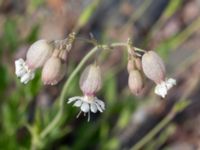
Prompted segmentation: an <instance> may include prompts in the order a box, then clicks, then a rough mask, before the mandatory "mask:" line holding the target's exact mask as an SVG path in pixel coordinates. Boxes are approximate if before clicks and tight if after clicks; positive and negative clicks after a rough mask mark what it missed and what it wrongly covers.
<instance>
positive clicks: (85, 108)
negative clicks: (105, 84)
mask: <svg viewBox="0 0 200 150" xmlns="http://www.w3.org/2000/svg"><path fill="white" fill-rule="evenodd" d="M79 84H80V88H81V90H82V92H83V96H75V97H72V98H69V101H68V103H72V102H75V103H74V104H73V106H76V107H80V109H81V111H80V113H79V114H78V115H77V117H78V116H79V115H80V114H81V112H83V113H84V114H86V113H88V121H89V120H90V111H91V112H93V113H96V112H97V111H100V112H103V111H104V110H105V104H104V102H103V101H101V100H99V99H98V98H97V97H96V96H95V95H96V92H98V91H99V90H100V88H101V84H102V79H101V70H100V67H99V66H98V65H97V64H93V65H89V66H87V67H86V68H85V70H84V71H83V73H82V75H81V78H80V82H79Z"/></svg>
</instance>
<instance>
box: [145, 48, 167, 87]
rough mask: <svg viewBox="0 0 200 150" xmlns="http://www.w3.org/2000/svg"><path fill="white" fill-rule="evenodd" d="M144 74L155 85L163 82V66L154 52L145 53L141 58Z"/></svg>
mask: <svg viewBox="0 0 200 150" xmlns="http://www.w3.org/2000/svg"><path fill="white" fill-rule="evenodd" d="M142 68H143V71H144V74H145V75H146V76H147V77H148V78H149V79H151V80H153V81H154V82H155V83H156V84H159V83H161V82H162V81H164V80H165V66H164V63H163V61H162V59H161V58H160V57H159V56H158V54H157V53H155V52H154V51H149V52H146V53H145V54H144V55H143V56H142Z"/></svg>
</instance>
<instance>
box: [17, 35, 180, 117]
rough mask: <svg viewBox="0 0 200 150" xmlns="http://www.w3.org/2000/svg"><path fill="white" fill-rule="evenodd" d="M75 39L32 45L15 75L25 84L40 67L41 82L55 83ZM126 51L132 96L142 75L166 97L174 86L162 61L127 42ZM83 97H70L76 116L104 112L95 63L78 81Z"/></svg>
mask: <svg viewBox="0 0 200 150" xmlns="http://www.w3.org/2000/svg"><path fill="white" fill-rule="evenodd" d="M74 40H75V33H71V34H69V37H68V38H67V39H65V40H56V41H51V42H50V41H47V40H39V41H36V42H35V43H33V44H32V45H31V46H30V48H29V49H28V52H27V54H26V60H23V59H22V58H20V59H18V60H16V61H15V68H16V70H15V73H16V75H17V77H19V78H20V81H21V82H22V83H24V84H26V83H28V82H29V81H30V80H32V79H33V78H34V75H35V70H36V69H38V68H41V67H42V81H43V83H44V84H48V85H49V84H50V85H55V84H57V83H58V82H59V81H60V80H62V78H63V77H64V75H65V73H66V71H65V70H66V69H65V67H66V62H67V58H68V57H67V56H68V53H69V51H70V50H71V48H72V45H73V42H74ZM127 50H128V63H127V70H128V74H129V77H128V86H129V89H130V91H131V92H132V93H133V94H134V95H140V94H141V92H142V90H143V87H144V75H145V76H146V77H147V78H149V79H150V80H152V81H154V82H155V83H156V87H155V90H154V92H155V93H156V94H157V95H159V96H161V97H163V98H165V97H166V95H167V93H168V90H170V89H171V88H172V87H173V86H174V85H176V80H174V79H172V78H169V79H168V78H166V69H165V66H164V63H163V61H162V59H161V58H160V57H159V56H158V54H157V53H156V52H154V51H145V50H141V49H139V48H134V47H132V44H131V43H130V40H129V41H128V43H127ZM79 85H80V89H81V91H82V93H83V96H75V97H71V98H69V100H68V103H69V104H70V103H73V106H75V107H80V112H79V114H78V115H77V117H79V115H80V114H81V113H82V112H83V113H84V115H86V114H88V121H89V120H90V113H91V112H92V113H97V112H103V111H104V110H105V104H104V102H103V101H102V100H100V99H98V98H97V97H96V93H97V92H98V91H99V90H100V89H101V86H102V77H101V69H100V66H99V65H98V64H97V63H94V64H91V65H89V66H87V67H86V68H85V70H84V71H83V73H82V74H81V77H80V81H79Z"/></svg>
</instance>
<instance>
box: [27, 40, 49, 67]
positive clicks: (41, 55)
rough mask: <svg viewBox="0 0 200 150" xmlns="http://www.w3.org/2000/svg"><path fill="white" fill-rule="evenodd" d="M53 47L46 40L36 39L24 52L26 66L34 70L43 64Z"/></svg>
mask: <svg viewBox="0 0 200 150" xmlns="http://www.w3.org/2000/svg"><path fill="white" fill-rule="evenodd" d="M52 51H53V48H52V47H51V45H50V44H49V42H48V41H47V40H38V41H36V42H35V43H33V44H32V45H31V47H30V48H29V49H28V52H27V54H26V64H27V66H28V67H29V68H30V69H32V70H34V69H36V68H39V67H41V66H43V65H44V63H45V62H46V61H47V59H48V58H49V57H51V55H52Z"/></svg>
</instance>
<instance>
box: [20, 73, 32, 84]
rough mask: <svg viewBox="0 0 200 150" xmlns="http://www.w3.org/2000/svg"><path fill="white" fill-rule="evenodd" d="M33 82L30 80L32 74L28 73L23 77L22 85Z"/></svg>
mask: <svg viewBox="0 0 200 150" xmlns="http://www.w3.org/2000/svg"><path fill="white" fill-rule="evenodd" d="M30 80H31V78H30V74H28V73H26V74H24V75H23V76H22V77H21V80H20V81H21V82H22V83H24V84H26V83H28V81H30Z"/></svg>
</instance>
